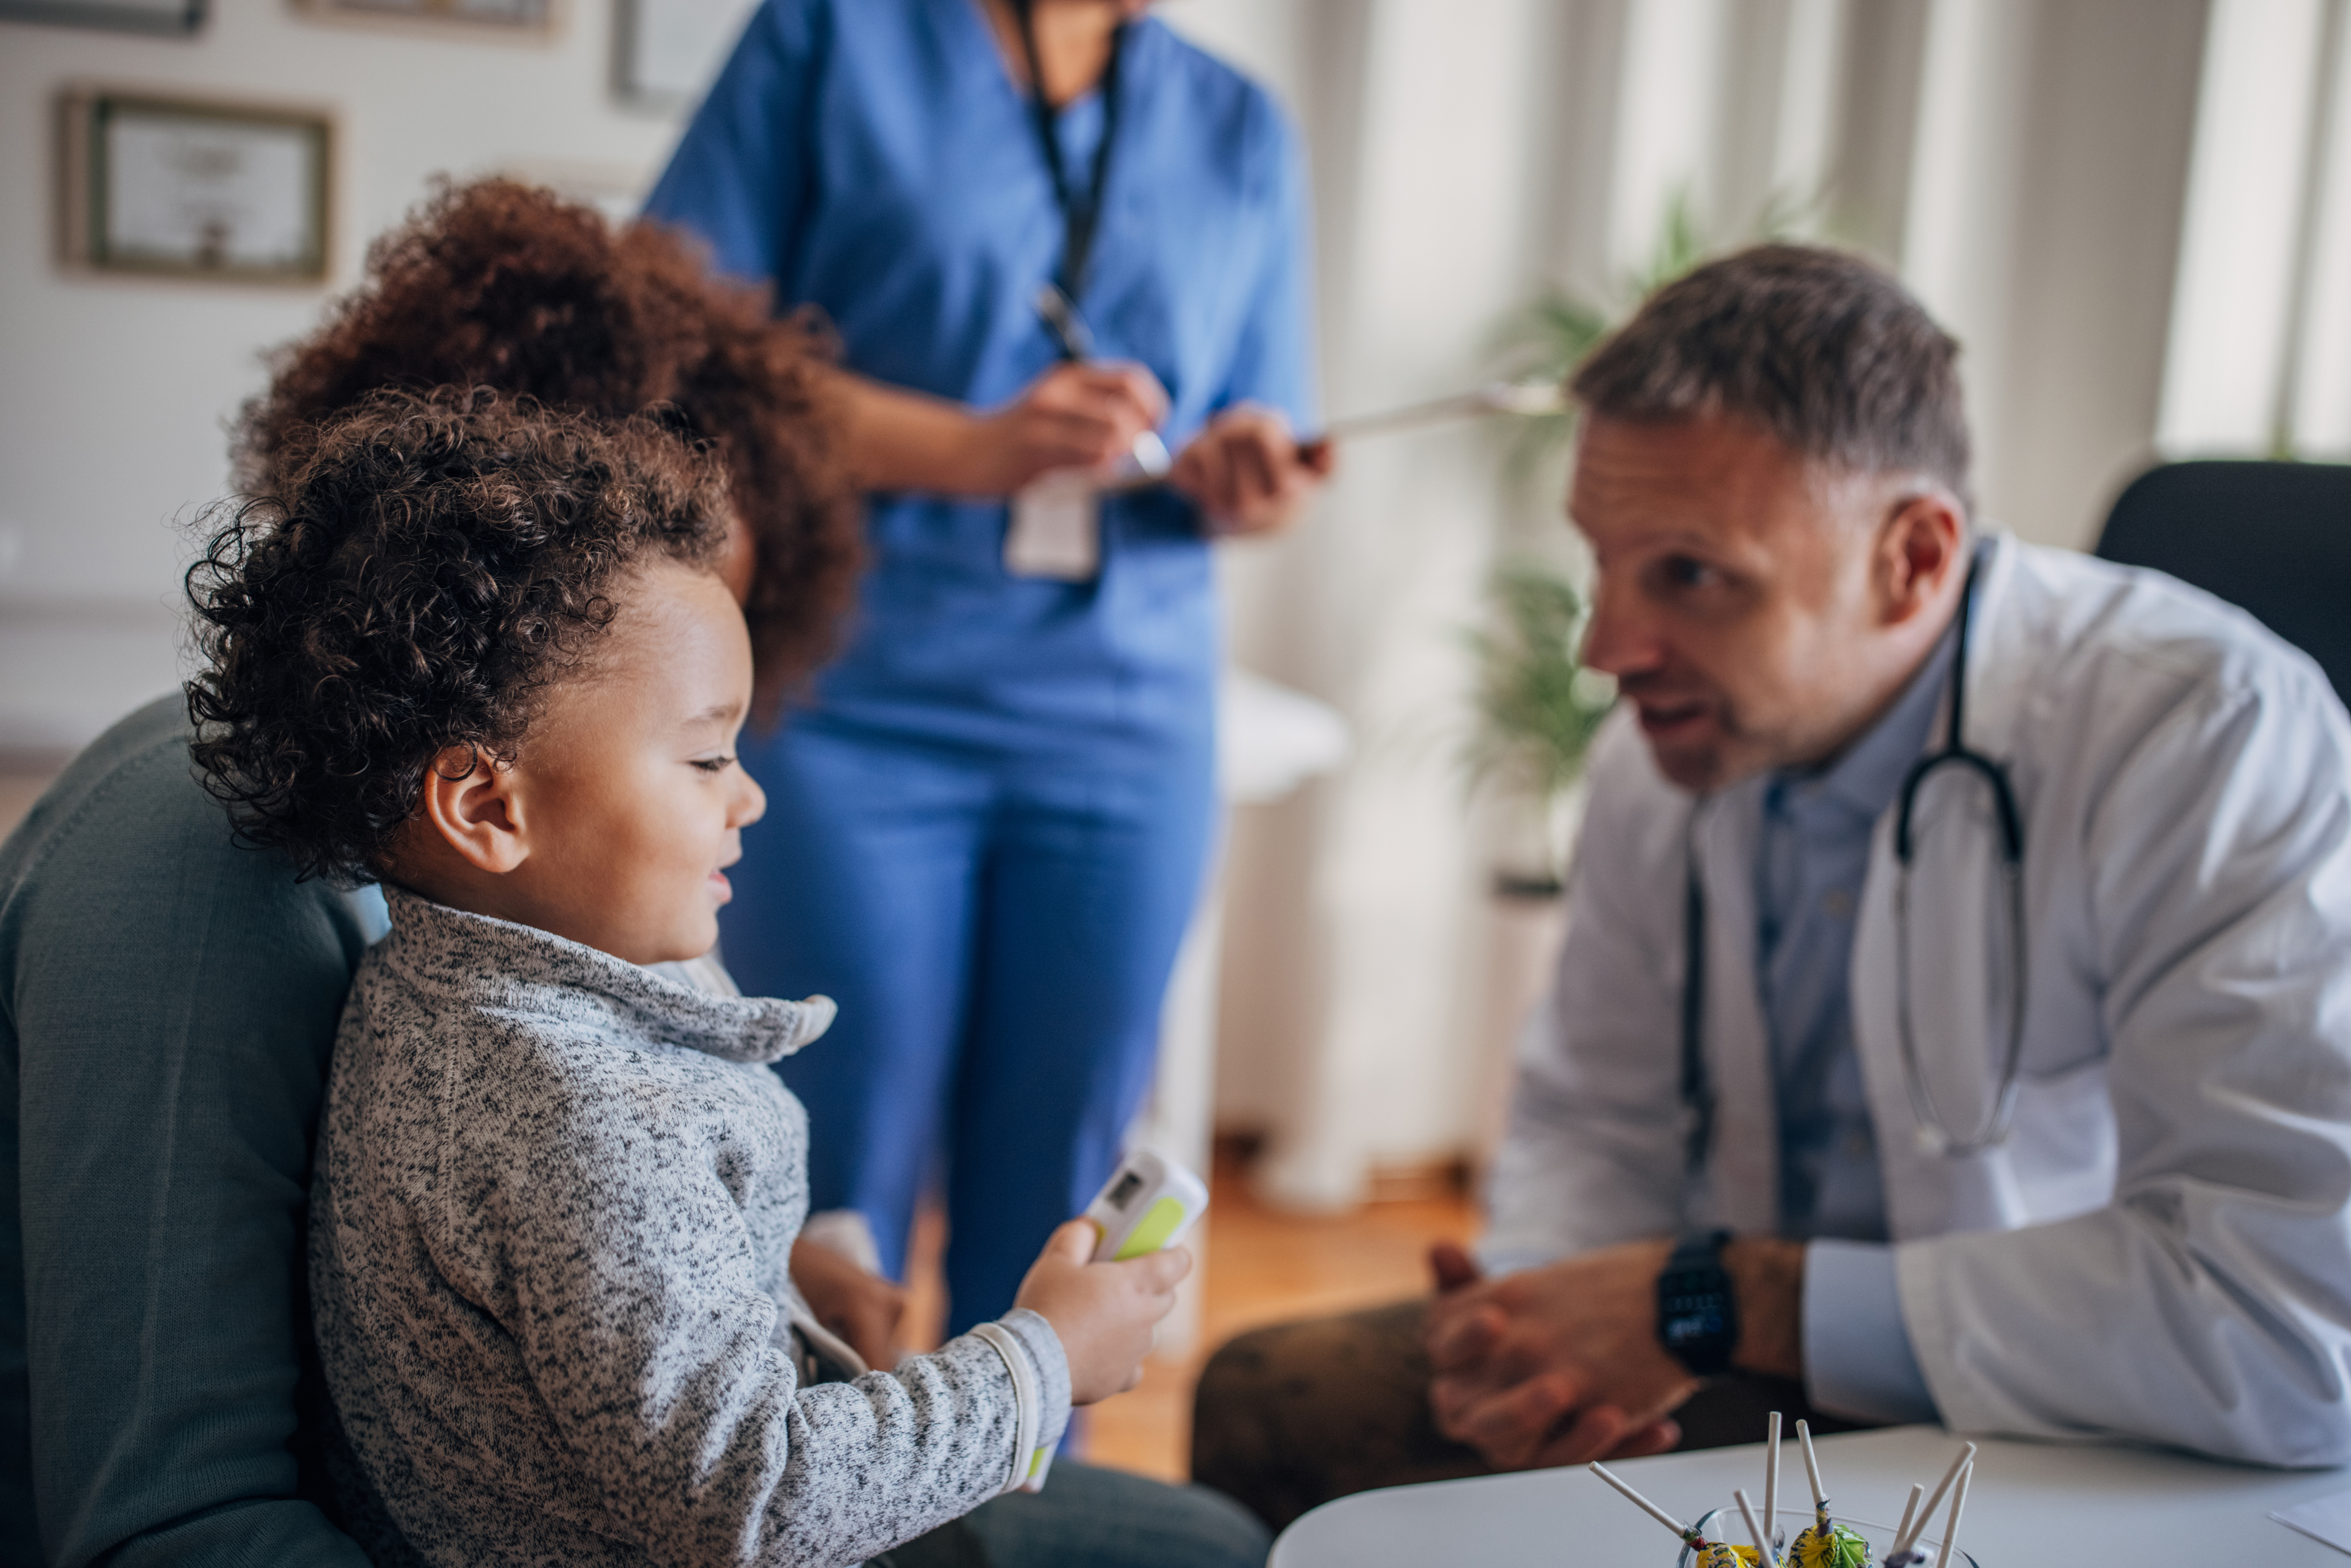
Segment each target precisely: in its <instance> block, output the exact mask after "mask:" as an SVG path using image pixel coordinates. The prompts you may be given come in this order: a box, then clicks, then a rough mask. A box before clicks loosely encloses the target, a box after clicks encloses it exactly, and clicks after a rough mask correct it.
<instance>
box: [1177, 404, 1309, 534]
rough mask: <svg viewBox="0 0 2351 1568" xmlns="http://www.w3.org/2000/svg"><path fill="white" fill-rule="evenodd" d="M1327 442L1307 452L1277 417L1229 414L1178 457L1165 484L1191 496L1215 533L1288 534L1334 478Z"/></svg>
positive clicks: (1244, 408) (1250, 407)
mask: <svg viewBox="0 0 2351 1568" xmlns="http://www.w3.org/2000/svg"><path fill="white" fill-rule="evenodd" d="M1331 468H1332V450H1331V445H1330V444H1329V443H1328V442H1315V443H1313V444H1311V445H1307V446H1301V445H1300V444H1298V441H1297V439H1296V437H1295V436H1293V435H1292V434H1291V433H1290V421H1288V420H1287V419H1285V418H1283V417H1282V416H1281V413H1280V411H1279V410H1276V409H1270V408H1260V407H1259V406H1257V405H1256V404H1254V403H1241V404H1238V406H1236V407H1233V408H1228V409H1227V410H1226V411H1225V412H1224V413H1220V414H1218V415H1217V417H1216V418H1215V419H1214V420H1211V421H1210V422H1209V423H1208V427H1207V429H1206V430H1203V431H1202V432H1200V434H1198V435H1196V436H1194V437H1193V438H1192V442H1191V444H1190V445H1188V446H1186V447H1185V448H1184V450H1183V451H1182V452H1181V453H1179V454H1178V455H1176V458H1175V471H1174V472H1173V473H1171V474H1170V475H1168V476H1167V482H1168V483H1169V484H1170V485H1173V486H1175V488H1176V489H1178V490H1181V491H1182V492H1183V493H1184V494H1185V495H1186V496H1189V497H1192V500H1193V502H1194V503H1195V504H1196V505H1197V506H1198V507H1199V508H1200V513H1201V515H1202V516H1203V517H1207V520H1208V531H1209V532H1211V533H1215V534H1266V533H1272V532H1274V531H1275V530H1277V529H1280V528H1287V527H1289V526H1290V524H1291V523H1292V522H1295V521H1296V520H1297V518H1298V515H1299V514H1300V513H1301V512H1302V511H1304V510H1305V509H1306V504H1307V503H1308V502H1309V501H1311V500H1312V499H1313V498H1314V493H1315V492H1316V491H1317V490H1319V489H1321V488H1322V481H1323V480H1325V479H1327V478H1329V477H1330V476H1331Z"/></svg>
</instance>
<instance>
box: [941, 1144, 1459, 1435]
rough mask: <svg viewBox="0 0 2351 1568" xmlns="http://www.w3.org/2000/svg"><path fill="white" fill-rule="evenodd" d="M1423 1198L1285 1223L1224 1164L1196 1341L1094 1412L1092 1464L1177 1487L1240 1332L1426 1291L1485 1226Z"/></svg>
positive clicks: (1203, 1248) (1437, 1185) (1204, 1249)
mask: <svg viewBox="0 0 2351 1568" xmlns="http://www.w3.org/2000/svg"><path fill="white" fill-rule="evenodd" d="M1422 1185H1423V1186H1425V1187H1426V1188H1427V1189H1428V1190H1427V1191H1426V1195H1425V1196H1420V1197H1403V1198H1390V1199H1388V1200H1386V1201H1383V1202H1377V1203H1372V1204H1367V1205H1365V1206H1364V1207H1362V1208H1360V1209H1358V1210H1356V1211H1355V1212H1354V1213H1353V1214H1349V1215H1345V1216H1341V1217H1336V1218H1307V1217H1303V1216H1298V1215H1286V1214H1281V1213H1279V1212H1277V1211H1275V1210H1273V1209H1270V1208H1268V1207H1265V1206H1264V1205H1263V1204H1261V1203H1259V1202H1258V1201H1257V1200H1256V1198H1255V1197H1252V1196H1251V1194H1250V1192H1249V1185H1248V1182H1247V1180H1246V1179H1245V1175H1244V1172H1243V1169H1242V1166H1241V1165H1240V1162H1239V1160H1238V1157H1237V1156H1234V1155H1229V1154H1228V1155H1223V1156H1220V1157H1219V1159H1218V1160H1217V1170H1216V1173H1215V1176H1214V1180H1213V1190H1212V1195H1211V1197H1210V1201H1209V1207H1208V1215H1207V1219H1206V1220H1204V1221H1203V1222H1202V1223H1203V1227H1204V1228H1205V1229H1206V1231H1207V1234H1206V1235H1205V1236H1200V1237H1198V1239H1196V1241H1195V1242H1194V1243H1192V1250H1193V1257H1194V1259H1195V1260H1196V1263H1197V1265H1198V1266H1199V1267H1200V1268H1201V1269H1203V1270H1205V1275H1204V1279H1203V1288H1204V1289H1203V1297H1202V1301H1201V1332H1200V1335H1199V1344H1198V1346H1197V1348H1196V1350H1195V1351H1194V1352H1193V1354H1189V1355H1186V1356H1184V1357H1182V1358H1181V1359H1163V1358H1159V1357H1154V1358H1153V1360H1152V1361H1151V1362H1150V1364H1148V1366H1147V1367H1146V1369H1145V1371H1144V1378H1143V1382H1142V1384H1141V1385H1139V1386H1137V1387H1135V1388H1134V1389H1133V1390H1131V1391H1130V1392H1128V1393H1125V1394H1122V1395H1120V1396H1118V1397H1117V1398H1115V1399H1112V1400H1108V1401H1105V1402H1104V1403H1102V1404H1101V1405H1098V1406H1094V1407H1093V1409H1092V1412H1091V1413H1090V1416H1089V1423H1088V1428H1087V1432H1086V1437H1085V1449H1086V1457H1087V1458H1089V1459H1091V1460H1092V1461H1093V1462H1094V1463H1096V1464H1102V1465H1111V1466H1115V1467H1116V1468H1118V1469H1124V1470H1135V1471H1139V1472H1140V1473H1142V1474H1144V1475H1149V1476H1159V1477H1162V1478H1164V1479H1169V1480H1181V1479H1184V1478H1185V1475H1186V1468H1187V1467H1186V1455H1187V1453H1188V1452H1189V1448H1190V1443H1191V1425H1192V1385H1193V1382H1194V1380H1195V1379H1196V1378H1197V1377H1198V1376H1199V1372H1200V1366H1201V1364H1202V1363H1203V1362H1205V1361H1206V1360H1207V1357H1208V1354H1209V1352H1211V1351H1213V1350H1214V1349H1215V1348H1216V1347H1217V1345H1219V1344H1221V1343H1224V1342H1225V1341H1226V1340H1228V1339H1229V1338H1230V1337H1232V1336H1233V1335H1234V1334H1237V1333H1240V1332H1241V1331H1242V1330H1244V1329H1250V1328H1256V1327H1259V1325H1261V1324H1265V1323H1274V1322H1285V1321H1287V1320H1290V1319H1292V1318H1303V1317H1312V1316H1316V1315H1318V1314H1321V1313H1325V1312H1347V1311H1350V1310H1352V1309H1353V1308H1356V1307H1365V1306H1372V1305H1374V1304H1376V1303H1378V1302H1381V1301H1395V1300H1398V1299H1399V1298H1402V1297H1405V1296H1408V1295H1414V1294H1416V1293H1419V1292H1420V1291H1426V1289H1427V1288H1428V1265H1427V1262H1426V1259H1427V1255H1428V1247H1429V1244H1430V1243H1431V1242H1433V1241H1437V1240H1455V1241H1466V1240H1468V1239H1469V1238H1470V1237H1471V1236H1472V1235H1473V1234H1475V1232H1476V1229H1477V1219H1476V1215H1475V1214H1474V1212H1473V1211H1472V1208H1471V1207H1470V1205H1469V1203H1468V1199H1467V1198H1465V1197H1462V1196H1460V1194H1459V1193H1458V1191H1456V1190H1451V1189H1450V1187H1449V1184H1446V1183H1442V1182H1437V1181H1431V1182H1428V1183H1426V1184H1422ZM941 1239H942V1236H941V1230H940V1227H939V1226H938V1224H937V1223H936V1221H935V1219H933V1220H931V1221H930V1222H927V1223H925V1225H923V1226H922V1227H920V1228H918V1230H917V1232H916V1235H915V1239H914V1256H913V1258H912V1260H911V1265H910V1268H909V1270H908V1272H909V1276H910V1278H911V1280H912V1282H913V1286H914V1304H913V1307H912V1309H911V1316H912V1322H911V1324H910V1327H911V1328H912V1330H913V1332H912V1333H910V1334H909V1343H914V1344H930V1343H936V1339H937V1334H938V1328H939V1324H940V1322H941V1321H942V1316H943V1312H944V1303H943V1301H942V1299H941V1296H940V1292H939V1288H938V1261H937V1260H938V1249H939V1245H940V1242H941Z"/></svg>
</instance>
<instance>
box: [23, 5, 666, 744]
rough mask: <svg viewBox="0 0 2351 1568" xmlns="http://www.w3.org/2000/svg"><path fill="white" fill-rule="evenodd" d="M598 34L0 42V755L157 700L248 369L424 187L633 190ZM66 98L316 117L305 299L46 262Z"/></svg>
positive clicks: (638, 160) (171, 668)
mask: <svg viewBox="0 0 2351 1568" xmlns="http://www.w3.org/2000/svg"><path fill="white" fill-rule="evenodd" d="M610 78H611V12H610V9H609V0H569V5H568V6H567V10H566V12H565V14H564V15H563V16H561V17H560V20H559V26H558V28H557V31H556V33H555V35H554V37H552V39H551V40H549V41H548V42H544V43H538V42H517V41H511V40H507V39H505V38H502V37H499V36H498V34H497V33H496V29H492V28H452V27H446V26H444V27H440V28H434V29H423V28H412V27H400V26H390V25H377V26H361V25H353V24H349V23H338V22H321V21H317V20H313V19H310V18H309V17H308V16H305V15H303V14H302V13H299V12H297V11H296V10H294V9H292V8H291V6H290V5H288V4H287V0H214V16H213V17H212V19H211V21H210V22H209V23H208V24H207V26H205V28H204V31H203V32H202V33H201V34H200V35H198V36H197V37H194V38H193V39H189V40H176V39H164V38H153V37H138V36H135V35H130V34H119V33H108V32H97V31H89V30H84V29H79V28H68V27H49V26H24V25H19V24H7V23H0V214H6V217H5V221H0V344H5V370H0V750H7V751H16V752H25V751H33V752H41V751H54V750H57V749H69V748H71V747H74V746H78V744H80V743H81V742H82V741H84V740H87V739H88V738H89V737H91V736H92V735H95V734H96V733H97V732H98V731H99V729H101V728H103V727H105V726H106V724H108V723H109V722H110V721H111V719H112V718H113V717H114V716H117V715H119V714H120V713H121V712H122V711H124V710H125V709H127V708H129V707H130V706H133V705H134V704H135V703H137V702H139V701H140V700H141V699H143V698H145V697H148V696H152V695H157V694H159V693H161V692H163V691H165V690H167V689H169V688H170V687H171V686H172V684H173V682H174V681H175V680H176V679H177V674H176V668H175V653H176V650H177V648H178V643H179V631H178V624H179V623H178V617H177V600H178V581H177V579H178V573H179V570H180V568H181V566H182V563H183V561H185V560H186V559H189V558H190V556H191V555H192V553H193V545H192V536H191V534H190V533H189V531H188V528H189V525H190V524H191V522H192V520H193V517H194V515H195V511H196V509H197V508H200V507H203V506H204V504H206V503H207V502H209V501H211V500H213V499H214V497H218V496H219V495H220V494H221V491H222V489H223V486H224V483H225V476H226V463H225V446H226V442H225V422H226V421H227V420H228V419H229V418H230V417H231V416H232V415H233V414H234V413H235V410H236V407H237V405H238V403H239V402H242V401H243V400H244V399H245V398H246V396H248V395H249V394H251V393H252V392H254V391H256V389H257V388H258V387H259V386H260V384H261V382H262V379H263V371H262V366H261V361H260V357H259V356H260V355H261V353H262V352H263V350H266V349H267V348H268V347H270V346H271V345H274V344H277V343H282V342H284V341H286V340H288V339H291V338H294V337H297V336H298V335H299V334H301V333H302V332H303V331H304V330H306V329H308V327H309V326H310V325H311V324H312V323H313V322H314V321H315V320H316V319H317V317H318V313H319V307H320V305H321V304H322V302H323V301H324V299H325V298H327V296H328V294H329V293H330V292H332V291H333V290H336V289H340V288H341V287H346V286H347V285H348V284H349V283H350V281H351V279H352V278H353V277H356V276H357V269H358V266H359V261H360V256H361V254H362V250H363V247H364V246H365V244H366V242H367V239H368V237H369V236H370V235H374V234H376V233H379V232H380V231H381V230H382V229H383V228H384V227H385V226H386V225H389V224H391V223H392V222H393V221H394V220H395V219H397V218H398V217H399V216H400V214H401V213H402V211H403V210H404V209H406V208H407V207H408V206H409V205H410V204H412V203H413V202H414V201H416V200H417V199H418V198H419V197H420V196H422V195H423V193H424V191H425V189H426V182H427V180H428V179H429V178H430V177H431V176H432V175H433V174H434V173H435V172H439V171H444V170H448V171H455V172H461V173H462V172H475V171H483V170H487V169H492V168H520V169H524V170H528V171H531V172H537V173H538V174H539V175H540V176H541V177H550V176H552V177H555V178H558V179H560V180H563V181H567V182H569V183H571V184H572V185H573V186H574V187H575V188H579V189H581V190H583V191H584V190H586V189H588V188H590V187H598V188H603V189H616V190H618V191H620V192H622V193H633V191H634V190H636V189H639V188H642V186H643V184H644V183H648V182H649V181H650V180H651V178H652V176H653V173H654V172H657V169H658V164H659V162H660V161H661V159H662V158H663V157H664V154H665V152H667V149H668V147H669V144H670V142H671V141H673V140H674V136H675V133H676V131H675V126H674V123H673V122H672V120H669V119H667V118H664V117H660V116H652V115H647V114H645V113H643V112H640V111H637V110H629V109H624V108H621V107H619V106H617V105H615V104H614V103H613V102H612V101H611V93H610V91H609V89H608V88H607V86H606V83H607V82H608V81H609V79H610ZM69 82H91V83H98V84H101V85H109V86H131V87H147V88H166V89H174V90H176V91H178V92H181V93H183V94H188V95H197V94H202V95H205V96H216V97H221V98H226V99H238V100H257V101H270V102H286V103H298V104H306V105H322V106H325V107H328V108H329V109H331V110H333V111H334V114H335V117H336V131H337V144H336V158H335V162H336V170H335V176H336V177H335V182H334V183H335V195H336V206H335V211H334V235H333V249H332V267H333V276H332V277H330V278H329V282H328V286H327V287H326V288H324V289H292V288H283V287H254V286H240V285H221V284H205V283H195V282H187V283H180V282H171V281H159V280H153V279H148V278H131V277H120V276H116V277H107V276H93V275H89V274H82V275H76V274H73V273H70V272H68V271H67V270H65V269H64V268H62V267H60V266H59V265H58V264H57V261H56V260H55V259H54V258H55V256H56V236H55V233H54V225H53V224H52V223H51V222H50V219H49V214H50V212H51V207H52V202H53V196H54V190H55V183H56V178H55V166H56V147H55V142H54V138H53V135H52V122H53V120H54V112H55V108H54V106H55V100H56V95H57V91H58V89H60V88H61V87H63V86H65V85H66V84H68V83H69Z"/></svg>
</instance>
